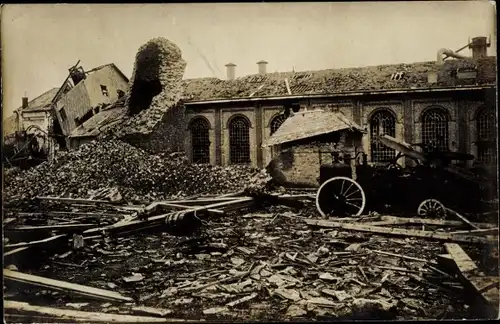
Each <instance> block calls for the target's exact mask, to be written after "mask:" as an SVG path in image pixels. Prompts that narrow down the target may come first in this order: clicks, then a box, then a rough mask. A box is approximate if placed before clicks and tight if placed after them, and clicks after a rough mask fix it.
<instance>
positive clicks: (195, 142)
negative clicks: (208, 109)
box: [189, 118, 210, 163]
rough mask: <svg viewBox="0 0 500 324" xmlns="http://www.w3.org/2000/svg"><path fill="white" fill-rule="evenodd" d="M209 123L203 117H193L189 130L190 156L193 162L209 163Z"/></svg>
mask: <svg viewBox="0 0 500 324" xmlns="http://www.w3.org/2000/svg"><path fill="white" fill-rule="evenodd" d="M209 129H210V125H209V124H208V121H207V120H205V119H204V118H195V119H194V120H193V121H192V122H191V124H190V125H189V130H190V131H191V158H192V161H193V163H210V136H209Z"/></svg>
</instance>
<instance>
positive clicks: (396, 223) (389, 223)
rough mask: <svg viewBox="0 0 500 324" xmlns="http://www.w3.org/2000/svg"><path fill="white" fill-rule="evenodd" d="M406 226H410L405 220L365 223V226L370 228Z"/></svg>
mask: <svg viewBox="0 0 500 324" xmlns="http://www.w3.org/2000/svg"><path fill="white" fill-rule="evenodd" d="M404 224H408V222H406V221H404V220H381V221H377V222H366V223H363V225H370V226H386V225H404Z"/></svg>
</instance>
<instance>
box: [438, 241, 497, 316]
mask: <svg viewBox="0 0 500 324" xmlns="http://www.w3.org/2000/svg"><path fill="white" fill-rule="evenodd" d="M445 247H446V250H447V251H448V254H449V255H450V257H451V259H452V260H453V262H454V264H455V266H456V268H457V269H458V273H457V274H458V276H459V278H460V281H461V283H462V285H463V286H464V288H465V289H467V290H469V291H470V292H473V293H474V294H475V295H476V296H478V297H479V298H480V301H481V304H482V305H484V306H486V309H485V311H484V312H482V313H481V314H483V315H484V316H485V317H492V316H494V317H498V312H499V295H500V290H499V278H498V276H495V277H489V276H485V275H484V274H483V273H479V272H478V269H477V266H476V264H475V263H474V261H472V259H471V258H470V257H469V256H468V255H467V253H466V252H465V251H464V250H463V249H462V248H461V247H460V246H459V245H458V244H445Z"/></svg>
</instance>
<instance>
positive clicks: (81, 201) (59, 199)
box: [35, 197, 123, 205]
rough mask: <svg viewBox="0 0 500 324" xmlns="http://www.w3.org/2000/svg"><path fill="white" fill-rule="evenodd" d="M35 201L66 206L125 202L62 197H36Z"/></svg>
mask: <svg viewBox="0 0 500 324" xmlns="http://www.w3.org/2000/svg"><path fill="white" fill-rule="evenodd" d="M35 199H38V200H42V201H55V202H60V203H66V204H111V205H116V204H117V203H122V202H123V201H116V202H115V201H110V200H97V199H96V200H94V199H78V198H62V197H36V198H35Z"/></svg>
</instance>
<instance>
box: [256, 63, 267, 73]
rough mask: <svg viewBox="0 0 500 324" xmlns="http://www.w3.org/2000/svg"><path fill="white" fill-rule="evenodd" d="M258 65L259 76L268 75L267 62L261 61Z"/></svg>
mask: <svg viewBox="0 0 500 324" xmlns="http://www.w3.org/2000/svg"><path fill="white" fill-rule="evenodd" d="M257 65H258V66H259V74H260V75H265V74H266V73H267V72H266V67H267V62H266V61H259V62H257Z"/></svg>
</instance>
